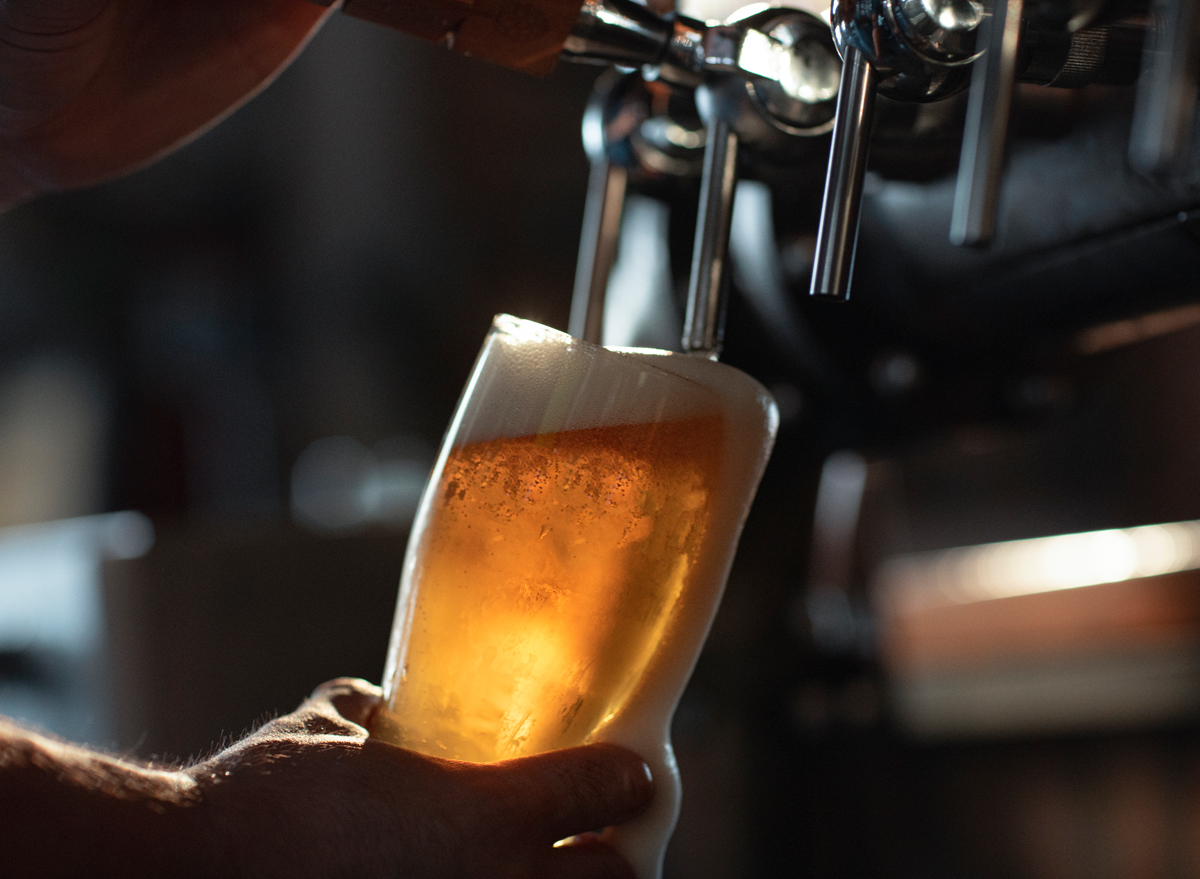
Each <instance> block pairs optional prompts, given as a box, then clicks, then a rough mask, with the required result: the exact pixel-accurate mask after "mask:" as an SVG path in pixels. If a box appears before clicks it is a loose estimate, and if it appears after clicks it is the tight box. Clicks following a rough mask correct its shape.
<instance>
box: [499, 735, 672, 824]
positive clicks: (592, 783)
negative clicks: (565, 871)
mask: <svg viewBox="0 0 1200 879" xmlns="http://www.w3.org/2000/svg"><path fill="white" fill-rule="evenodd" d="M478 768H479V770H480V771H481V773H483V775H482V777H481V778H480V781H482V782H484V783H485V784H487V786H489V787H491V788H493V791H494V793H496V794H498V795H499V796H498V797H497V800H496V805H497V806H498V807H500V808H502V809H504V810H505V814H504V816H503V822H504V824H505V825H507V826H508V827H509V828H510V829H511V832H512V833H514V834H517V835H521V836H525V837H526V838H529V837H534V838H538V839H541V840H544V841H545V842H547V843H550V842H555V841H557V840H560V839H564V838H566V837H568V836H574V835H575V834H578V833H585V832H587V831H589V830H599V829H601V828H603V827H609V826H611V825H613V824H620V823H622V822H624V821H628V820H629V819H631V818H635V817H637V816H638V815H640V814H641V813H642V812H644V811H645V810H646V808H647V807H648V806H649V805H650V801H651V800H652V799H653V798H654V782H653V780H652V779H651V777H650V768H649V767H648V766H647V765H646V764H645V762H644V761H643V760H642V759H641V758H640V757H638V756H637V755H636V754H634V753H633V752H632V751H629V750H626V749H625V748H621V747H618V746H616V745H609V744H598V745H584V746H582V747H578V748H568V749H566V750H562V751H551V752H549V753H546V754H538V755H535V756H533V757H521V758H518V759H516V760H506V761H503V762H501V763H492V764H487V765H483V766H479V767H478Z"/></svg>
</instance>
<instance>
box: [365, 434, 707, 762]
mask: <svg viewBox="0 0 1200 879" xmlns="http://www.w3.org/2000/svg"><path fill="white" fill-rule="evenodd" d="M722 433H723V425H722V423H721V418H720V416H719V415H713V416H710V417H708V418H689V419H683V420H678V421H666V422H656V423H654V422H652V423H648V424H631V425H615V426H610V427H600V428H592V429H584V430H574V431H568V432H560V433H555V434H549V435H541V436H523V437H516V438H506V439H499V440H492V441H487V442H481V443H472V444H469V445H466V446H462V447H459V448H456V449H454V450H453V451H452V452H451V454H450V455H449V457H448V459H447V461H446V464H445V466H444V467H443V469H442V473H441V478H440V480H439V482H438V485H437V487H436V489H435V494H434V497H435V498H436V505H435V507H434V508H433V510H432V512H431V514H430V516H429V518H428V520H427V521H426V523H425V527H424V530H423V533H422V534H421V536H420V544H419V545H418V547H417V559H418V560H417V563H416V568H415V570H414V576H415V580H416V584H417V586H416V589H417V591H418V593H419V594H420V601H419V606H418V607H417V608H416V611H415V613H414V614H413V616H412V619H411V621H410V622H409V627H410V628H409V630H408V635H407V645H408V649H407V654H406V657H405V664H404V666H403V668H402V669H401V670H400V680H399V681H398V683H397V686H396V689H395V692H394V693H393V694H392V698H391V700H390V702H389V704H388V706H387V707H388V709H389V710H390V712H391V715H392V718H394V720H392V721H391V722H388V720H389V719H387V718H385V720H384V723H385V724H386V725H387V732H386V735H387V737H388V738H389V739H390V740H391V741H393V742H394V743H396V744H399V745H403V746H404V747H406V748H410V749H412V750H415V751H421V752H424V753H427V754H433V755H435V756H442V757H452V758H456V759H460V760H472V761H476V762H485V761H492V760H502V759H506V758H510V757H519V756H522V755H525V754H531V753H538V752H541V751H547V750H551V749H554V748H563V747H569V746H572V745H578V744H582V743H583V741H584V739H585V738H586V737H587V736H588V735H589V734H590V733H591V732H592V731H593V730H594V729H595V728H596V726H597V725H598V724H599V723H600V722H601V721H602V720H603V719H604V718H605V717H606V716H608V715H610V714H611V713H612V712H613V711H615V710H616V709H617V708H619V707H620V705H621V704H622V702H623V701H624V698H625V697H626V696H627V695H628V694H629V692H630V690H631V689H632V687H633V686H634V684H636V682H637V681H638V679H639V678H640V676H641V673H642V671H643V670H644V669H645V667H646V663H647V662H648V660H649V659H650V657H651V655H652V654H653V652H654V650H655V647H656V646H657V645H658V642H659V640H660V638H661V636H662V634H663V631H664V629H665V627H666V625H667V623H668V622H669V621H670V619H671V615H672V612H673V611H674V609H675V607H676V604H677V603H678V602H679V601H680V597H681V596H682V595H684V594H685V593H686V591H687V585H688V581H689V578H690V577H691V575H692V574H693V571H694V567H695V564H696V562H697V560H698V557H699V551H700V547H701V545H702V542H703V541H704V539H705V537H706V533H707V530H708V520H709V510H710V506H711V504H712V500H713V485H712V480H713V477H714V474H716V473H718V472H719V469H720V460H719V456H720V448H721V439H722Z"/></svg>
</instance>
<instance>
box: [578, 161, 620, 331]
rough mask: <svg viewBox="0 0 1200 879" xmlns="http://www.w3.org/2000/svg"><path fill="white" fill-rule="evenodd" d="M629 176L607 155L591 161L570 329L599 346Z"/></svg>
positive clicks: (615, 259)
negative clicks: (605, 301)
mask: <svg viewBox="0 0 1200 879" xmlns="http://www.w3.org/2000/svg"><path fill="white" fill-rule="evenodd" d="M628 179H629V172H628V171H626V170H625V169H624V168H623V167H621V166H620V165H618V164H616V163H614V162H612V161H610V160H609V159H608V157H607V156H602V157H600V158H599V159H598V160H596V161H593V162H592V173H591V176H590V178H589V179H588V195H587V202H586V203H585V204H584V209H583V232H582V234H581V236H580V241H579V258H578V260H577V262H576V264H575V290H574V293H573V295H572V298H571V317H570V323H569V324H568V328H567V332H569V333H570V334H571V335H572V336H575V337H576V338H577V339H583V340H584V341H585V342H594V343H596V344H598V345H599V344H602V343H603V339H602V338H601V336H602V335H603V329H604V300H605V294H606V293H607V292H608V278H609V275H610V274H611V273H612V267H613V264H614V263H615V262H616V261H617V242H618V239H619V238H620V235H621V214H622V213H623V212H624V208H625V190H626V184H627V182H628Z"/></svg>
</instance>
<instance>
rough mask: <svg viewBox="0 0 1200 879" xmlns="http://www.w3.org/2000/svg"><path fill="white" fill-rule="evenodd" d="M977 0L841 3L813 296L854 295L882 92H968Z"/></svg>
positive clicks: (837, 4) (911, 96) (921, 95)
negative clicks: (836, 86) (837, 82)
mask: <svg viewBox="0 0 1200 879" xmlns="http://www.w3.org/2000/svg"><path fill="white" fill-rule="evenodd" d="M982 11H983V9H982V6H981V5H980V4H979V2H978V0H859V2H855V0H834V3H833V7H832V8H831V10H830V19H831V22H832V26H833V39H834V42H835V43H836V44H837V47H838V49H839V50H840V51H841V53H842V79H841V86H840V90H839V92H838V103H837V118H836V121H835V123H834V128H833V144H832V146H831V148H830V152H829V171H828V174H827V176H826V180H825V197H824V200H823V202H822V206H821V221H820V226H819V227H818V230H817V246H816V253H815V255H814V262H813V274H812V286H811V288H810V291H809V292H810V293H811V294H812V295H813V296H819V297H823V298H827V299H835V300H845V299H848V298H849V296H850V276H851V273H852V270H853V268H854V249H855V242H856V239H857V237H858V216H859V206H860V202H861V201H862V184H863V177H864V175H865V173H866V165H867V151H868V147H869V142H870V134H871V127H872V122H873V119H872V114H873V110H874V103H875V93H876V91H878V92H879V93H881V94H884V95H887V96H888V97H891V98H896V99H897V100H907V101H935V100H938V99H940V98H945V97H949V96H950V95H953V94H955V93H956V92H958V91H961V90H962V89H963V88H964V87H965V86H966V83H967V78H968V76H969V70H970V64H971V61H972V60H973V59H974V58H975V30H976V28H977V27H978V25H979V21H980V19H981V18H982Z"/></svg>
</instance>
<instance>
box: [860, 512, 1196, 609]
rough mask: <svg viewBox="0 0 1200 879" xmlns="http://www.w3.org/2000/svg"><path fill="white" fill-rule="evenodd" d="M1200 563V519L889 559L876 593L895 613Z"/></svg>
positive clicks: (1153, 573) (1181, 568)
mask: <svg viewBox="0 0 1200 879" xmlns="http://www.w3.org/2000/svg"><path fill="white" fill-rule="evenodd" d="M1195 568H1200V522H1173V523H1170V524H1166V525H1143V526H1141V527H1138V528H1121V529H1112V530H1108V531H1089V532H1086V533H1083V534H1062V535H1058V536H1056V537H1038V538H1034V539H1031V540H1013V541H1008V542H1006V543H991V544H984V545H982V546H970V547H962V548H960V549H948V550H943V551H940V552H929V553H920V554H916V555H909V556H900V557H898V558H895V559H891V560H890V561H888V562H886V563H885V564H884V565H883V566H882V567H881V568H880V571H879V575H878V577H877V580H876V586H877V590H878V592H877V594H878V595H879V598H880V599H881V601H883V602H884V603H885V604H886V606H887V607H888V608H889V609H890V610H892V611H894V612H898V613H905V612H911V611H915V610H920V609H923V608H926V607H934V606H939V605H947V604H963V603H966V602H972V601H984V600H987V599H992V598H1007V597H1011V596H1016V595H1030V594H1033V593H1036V592H1051V591H1053V590H1056V589H1075V588H1078V587H1081V586H1094V585H1097V584H1099V583H1117V582H1120V581H1122V580H1131V579H1134V578H1137V577H1154V576H1158V575H1161V574H1171V573H1175V572H1177V571H1187V570H1192V569H1195Z"/></svg>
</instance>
